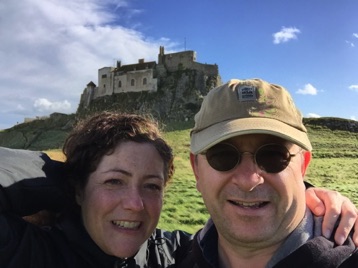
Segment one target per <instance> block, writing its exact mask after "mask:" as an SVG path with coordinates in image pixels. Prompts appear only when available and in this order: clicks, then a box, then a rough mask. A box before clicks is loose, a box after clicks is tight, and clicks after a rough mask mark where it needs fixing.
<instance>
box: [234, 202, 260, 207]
mask: <svg viewBox="0 0 358 268" xmlns="http://www.w3.org/2000/svg"><path fill="white" fill-rule="evenodd" d="M232 203H233V204H235V205H238V206H240V207H247V208H259V207H262V206H263V205H264V204H265V202H234V201H233V202H232Z"/></svg>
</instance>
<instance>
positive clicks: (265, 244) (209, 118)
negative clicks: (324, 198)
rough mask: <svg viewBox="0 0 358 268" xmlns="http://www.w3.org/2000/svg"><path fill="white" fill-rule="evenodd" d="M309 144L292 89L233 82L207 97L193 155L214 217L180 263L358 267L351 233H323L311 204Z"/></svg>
mask: <svg viewBox="0 0 358 268" xmlns="http://www.w3.org/2000/svg"><path fill="white" fill-rule="evenodd" d="M311 150H312V146H311V143H310V141H309V139H308V136H307V131H306V128H305V127H304V125H303V124H302V116H301V113H300V112H299V110H298V109H297V108H296V107H295V105H294V103H293V100H292V98H291V96H290V95H289V93H288V92H287V90H285V89H284V88H283V87H281V86H278V85H273V84H270V83H268V82H265V81H262V80H259V79H253V80H231V81H230V82H229V83H227V84H225V85H223V86H220V87H217V88H215V89H213V90H211V91H210V92H209V94H208V95H207V96H206V97H205V99H204V101H203V103H202V107H201V109H200V111H199V112H198V114H197V115H196V116H195V126H194V128H193V130H192V132H191V154H190V161H191V165H192V168H193V171H194V174H195V177H196V181H197V189H198V190H199V192H200V193H201V194H202V197H203V199H204V203H205V205H206V207H207V209H208V212H209V214H210V216H211V219H209V221H208V222H207V224H206V225H205V226H204V228H203V229H202V230H201V231H199V232H198V233H197V234H196V235H195V238H194V244H193V248H192V250H191V252H190V253H189V255H188V256H187V258H186V259H185V260H184V262H183V263H182V264H181V267H244V268H252V267H255V268H260V267H275V268H277V267H290V268H291V267H325V268H326V267H358V251H357V248H356V247H355V246H354V244H353V242H352V239H351V238H350V237H349V238H348V239H347V240H346V241H345V242H344V244H343V245H341V246H338V245H337V244H335V243H334V242H333V238H330V239H327V238H325V237H324V236H322V231H321V223H320V220H321V219H320V218H317V217H314V216H313V214H312V213H311V212H310V211H309V210H308V209H306V201H305V185H304V175H305V172H306V170H307V167H308V164H309V162H310V160H311Z"/></svg>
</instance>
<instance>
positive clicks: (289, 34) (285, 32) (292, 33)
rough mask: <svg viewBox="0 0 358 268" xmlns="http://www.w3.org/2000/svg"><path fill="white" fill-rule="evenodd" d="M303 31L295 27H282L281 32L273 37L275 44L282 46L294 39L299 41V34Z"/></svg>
mask: <svg viewBox="0 0 358 268" xmlns="http://www.w3.org/2000/svg"><path fill="white" fill-rule="evenodd" d="M300 32H301V31H300V30H299V29H297V28H295V27H289V28H286V27H282V29H281V31H279V32H277V33H274V34H273V35H272V36H273V43H274V44H280V43H285V42H288V41H290V40H292V39H297V34H299V33H300Z"/></svg>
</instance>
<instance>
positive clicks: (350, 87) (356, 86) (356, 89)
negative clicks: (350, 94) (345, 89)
mask: <svg viewBox="0 0 358 268" xmlns="http://www.w3.org/2000/svg"><path fill="white" fill-rule="evenodd" d="M349 89H350V90H353V91H355V92H358V85H351V86H349Z"/></svg>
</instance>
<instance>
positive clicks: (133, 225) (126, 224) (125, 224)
mask: <svg viewBox="0 0 358 268" xmlns="http://www.w3.org/2000/svg"><path fill="white" fill-rule="evenodd" d="M112 223H113V224H114V225H117V226H118V227H121V228H127V229H137V228H138V227H139V225H140V222H139V221H112Z"/></svg>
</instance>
